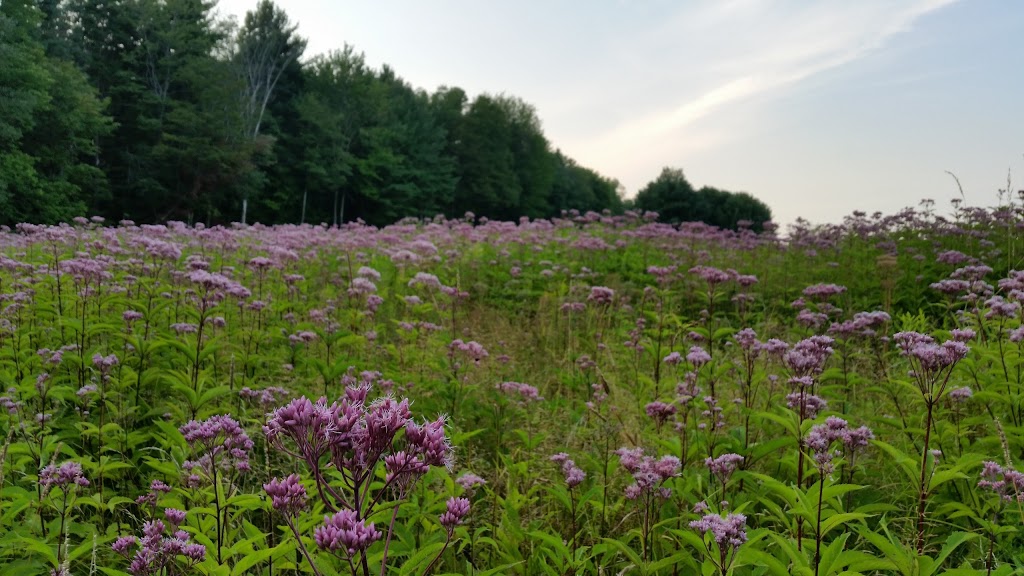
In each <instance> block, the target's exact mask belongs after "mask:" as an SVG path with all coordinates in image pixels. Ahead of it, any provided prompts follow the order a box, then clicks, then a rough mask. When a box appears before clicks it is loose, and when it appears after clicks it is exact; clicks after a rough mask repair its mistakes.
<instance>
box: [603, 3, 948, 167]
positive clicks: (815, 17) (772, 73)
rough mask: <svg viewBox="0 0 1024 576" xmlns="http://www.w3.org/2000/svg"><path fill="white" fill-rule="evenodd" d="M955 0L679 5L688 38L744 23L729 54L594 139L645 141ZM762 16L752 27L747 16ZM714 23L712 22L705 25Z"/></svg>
mask: <svg viewBox="0 0 1024 576" xmlns="http://www.w3.org/2000/svg"><path fill="white" fill-rule="evenodd" d="M955 1H956V0H928V1H921V2H915V3H913V4H911V5H907V6H904V7H903V8H902V9H901V10H896V11H894V10H892V8H891V3H889V2H874V3H872V2H859V3H852V2H850V3H848V2H832V3H828V4H822V3H814V4H803V3H799V4H797V5H795V6H793V7H786V9H784V10H780V9H779V8H780V7H779V6H777V5H774V6H769V5H768V4H767V3H763V2H761V3H756V2H751V1H749V0H747V1H737V2H730V3H724V4H722V5H716V6H712V7H710V8H708V9H706V10H704V11H701V12H699V13H697V14H690V13H686V12H683V13H680V14H679V16H678V17H677V18H676V22H677V27H676V28H675V29H674V30H673V29H670V30H669V31H670V32H672V31H674V32H675V33H678V34H680V35H681V36H684V37H689V38H691V40H689V41H688V42H686V43H685V44H686V45H688V46H690V47H692V46H694V44H696V43H697V42H695V41H694V40H693V35H694V34H697V37H698V38H703V39H704V40H705V41H707V42H709V43H712V44H714V43H716V39H715V38H713V35H714V34H721V33H723V32H724V31H727V30H747V31H748V32H749V33H748V34H746V35H745V36H744V37H742V38H731V40H732V41H733V42H734V46H733V47H732V48H731V49H730V48H729V47H723V48H724V49H723V52H725V53H728V52H730V51H731V52H733V53H735V52H739V54H736V55H734V56H731V57H727V58H724V59H719V60H711V61H706V62H704V63H703V64H701V67H703V68H704V69H705V70H711V71H716V73H714V77H713V78H711V79H709V80H707V81H705V84H710V86H709V87H707V88H705V89H703V90H698V91H697V93H696V94H694V95H686V96H684V100H683V102H682V103H681V104H677V105H675V106H672V107H661V108H660V109H657V110H655V111H653V112H651V113H648V114H646V115H643V116H641V117H640V118H637V119H632V120H629V121H626V122H624V123H621V124H619V125H618V126H615V127H613V128H612V129H610V130H609V131H608V132H606V133H605V135H603V137H601V138H600V139H599V140H598V141H597V142H594V143H593V146H594V147H605V146H614V145H615V143H630V142H635V143H637V144H644V143H648V144H649V143H650V142H651V141H652V140H660V139H663V138H665V137H666V136H670V135H672V134H678V133H679V132H680V131H681V130H683V129H685V128H688V127H691V126H692V125H694V124H696V123H698V122H699V121H701V120H703V119H705V118H708V117H710V116H713V115H715V114H719V113H723V112H728V111H729V108H731V107H735V106H736V105H739V104H746V103H749V102H751V101H756V100H757V99H759V98H760V99H763V98H768V97H774V96H776V95H778V94H780V93H782V92H783V91H784V90H785V89H786V88H790V87H793V86H795V85H796V84H798V83H800V82H801V81H804V80H806V79H808V78H811V77H813V76H816V75H819V74H822V73H824V72H827V71H829V70H832V69H835V68H838V67H841V66H843V65H844V64H848V63H850V62H853V61H855V60H858V59H860V58H863V57H865V56H867V55H869V54H871V53H873V52H875V51H877V50H878V49H880V48H881V47H882V46H884V44H885V43H886V41H887V40H888V39H890V38H891V37H892V36H894V35H896V34H899V33H901V32H905V31H907V30H909V29H910V28H911V27H912V26H913V24H914V22H915V21H916V20H918V19H919V18H921V17H922V16H925V15H927V14H929V13H931V12H934V11H935V10H938V9H941V8H943V7H944V6H946V5H949V4H952V3H954V2H955ZM754 19H756V20H760V22H761V23H760V24H759V25H758V26H756V27H752V26H751V25H750V24H751V21H752V20H754ZM709 23H714V24H715V29H714V30H711V29H709V28H707V27H706V25H707V24H709Z"/></svg>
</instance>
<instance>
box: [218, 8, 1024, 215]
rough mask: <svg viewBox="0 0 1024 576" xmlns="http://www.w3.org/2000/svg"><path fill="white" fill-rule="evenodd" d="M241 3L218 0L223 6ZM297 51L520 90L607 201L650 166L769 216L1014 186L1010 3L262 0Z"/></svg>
mask: <svg viewBox="0 0 1024 576" xmlns="http://www.w3.org/2000/svg"><path fill="white" fill-rule="evenodd" d="M255 3H256V0H221V2H220V10H221V11H222V12H223V13H226V14H235V15H239V16H241V15H242V14H244V12H245V11H246V10H248V9H251V8H252V7H253V6H255ZM279 5H280V6H282V7H284V9H285V10H286V11H287V12H288V14H289V15H290V16H291V17H292V19H293V20H294V21H297V22H298V24H299V32H300V34H302V35H304V36H306V37H307V38H309V49H308V53H309V54H314V53H319V52H326V51H328V50H332V49H336V48H341V47H342V46H343V45H344V44H345V43H346V42H347V43H348V44H351V45H353V46H354V47H355V48H356V49H357V50H359V51H361V52H364V53H365V54H366V57H367V60H368V62H369V63H370V64H371V65H373V66H375V67H377V66H380V65H381V64H385V63H386V64H389V65H390V66H391V67H392V68H394V69H395V71H396V72H397V73H398V74H399V75H400V76H401V77H403V78H404V79H405V80H407V81H408V82H410V83H411V84H412V85H414V86H416V87H420V88H425V89H427V90H430V91H433V90H434V89H436V88H437V87H438V86H441V85H455V86H460V87H462V88H464V89H465V90H466V91H467V92H468V93H469V94H470V95H471V96H472V95H476V94H479V93H481V92H490V93H501V92H504V93H507V94H510V95H515V96H518V97H520V98H522V99H524V100H526V101H527V102H529V103H531V104H533V105H534V106H535V107H536V109H537V111H538V115H539V116H540V118H541V121H542V123H543V125H544V130H545V133H546V134H547V136H548V138H549V139H550V140H551V143H552V145H553V146H555V147H558V148H561V149H562V150H563V151H564V152H565V153H566V154H568V155H569V156H571V157H573V158H575V159H577V160H578V161H579V162H580V163H582V164H583V165H585V166H588V167H591V168H594V169H596V170H597V171H599V172H601V173H602V174H605V175H607V176H610V177H613V178H617V179H618V180H619V181H620V182H622V184H623V185H624V186H625V188H626V191H627V195H629V196H631V195H633V194H635V193H636V192H637V191H638V190H639V189H640V188H642V187H643V186H644V185H645V184H646V183H647V182H649V181H650V180H652V179H653V178H655V177H656V176H657V175H658V173H659V172H660V171H661V168H662V167H663V166H673V167H679V168H682V169H683V171H684V172H685V173H686V175H687V178H688V179H689V180H690V182H691V183H693V184H694V185H695V186H698V187H699V186H702V185H712V186H717V187H720V188H724V189H728V190H742V191H747V192H750V193H752V194H754V195H755V196H757V197H758V198H760V199H762V200H763V201H765V202H766V203H767V204H768V205H769V206H771V208H772V210H773V211H774V213H775V216H776V220H777V221H779V222H781V223H788V222H792V221H793V220H794V219H796V218H797V217H798V216H803V217H805V218H808V219H810V220H811V221H813V222H837V221H839V220H840V219H841V218H842V217H843V216H845V215H847V214H849V213H850V212H851V211H853V210H864V211H867V212H869V213H870V212H873V211H876V210H881V211H884V212H887V213H891V212H895V211H897V210H899V209H901V208H903V207H906V206H915V205H917V204H918V202H919V201H920V200H921V199H922V198H932V199H935V200H936V201H937V203H938V207H939V208H941V209H946V208H947V207H948V205H949V200H950V199H951V198H953V197H955V196H958V195H959V193H958V192H957V189H956V185H955V183H954V181H953V180H952V178H950V177H949V176H948V175H947V174H945V171H946V170H950V171H952V172H954V173H956V174H957V175H958V176H959V177H960V180H961V183H962V184H963V186H964V190H965V193H966V194H967V198H968V201H969V202H970V203H971V204H978V205H992V204H994V203H995V202H996V199H997V196H996V194H997V190H998V189H999V188H1003V187H1005V185H1006V178H1007V171H1008V170H1012V172H1013V178H1014V181H1015V182H1016V183H1015V184H1014V185H1013V187H1014V189H1024V47H1022V44H1021V42H1022V38H1024V2H1019V1H1017V0H1013V1H1010V0H1004V1H997V0H961V1H959V2H958V1H955V0H836V1H824V0H822V1H815V2H807V1H804V0H791V1H785V0H777V1H770V0H769V1H763V0H718V1H714V0H711V1H685V2H681V1H669V0H650V1H646V2H641V1H626V0H604V1H599V0H591V1H588V2H568V1H565V0H561V1H560V0H544V1H537V0H519V1H516V2H510V1H506V2H502V3H498V2H493V1H487V2H484V1H480V0H432V1H430V2H423V1H422V0H419V1H417V0H374V1H372V2H370V1H350V0H279Z"/></svg>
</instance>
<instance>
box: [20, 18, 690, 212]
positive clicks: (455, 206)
mask: <svg viewBox="0 0 1024 576" xmlns="http://www.w3.org/2000/svg"><path fill="white" fill-rule="evenodd" d="M215 4H216V2H215V1H209V0H3V1H2V2H0V63H2V64H0V110H2V111H3V113H2V114H0V223H3V224H8V225H10V224H13V223H17V222H23V221H28V222H57V221H67V220H70V219H71V218H73V217H75V216H79V215H83V214H96V215H101V216H103V217H105V218H107V219H110V220H114V221H116V220H121V219H131V220H134V221H137V222H153V221H165V220H169V219H176V220H184V221H189V222H205V223H224V222H231V221H243V222H256V221H259V222H263V223H267V224H275V223H299V222H309V223H320V222H326V223H328V224H337V223H340V222H344V221H349V220H355V219H356V218H361V219H363V220H364V221H366V222H369V223H371V224H386V223H390V222H393V221H396V220H398V219H401V218H403V217H407V216H414V217H432V216H434V215H436V214H444V215H446V216H449V217H455V216H461V215H463V214H465V213H466V212H473V213H474V214H476V215H478V216H487V217H489V218H492V219H516V218H519V217H521V216H529V217H534V218H537V217H550V216H554V215H558V214H559V213H561V212H562V211H564V210H568V209H577V210H581V211H586V210H593V211H601V210H611V211H613V212H620V211H622V210H623V209H625V208H629V207H631V204H632V203H631V202H630V201H624V200H623V197H622V188H621V186H620V185H619V183H618V182H617V181H616V180H614V179H611V178H608V177H605V176H603V175H601V174H599V173H597V172H596V171H594V170H592V169H589V168H586V167H584V166H580V165H579V164H577V163H576V162H575V161H573V160H572V159H571V158H568V157H566V156H565V155H564V154H562V153H561V152H560V151H559V150H557V149H554V148H553V146H552V144H551V143H550V142H549V141H548V139H547V138H546V137H545V135H544V133H543V130H542V128H541V123H540V120H539V118H538V116H537V112H536V110H535V109H534V108H533V107H532V106H531V105H529V104H528V103H526V102H523V101H522V100H521V99H519V98H515V97H512V96H506V95H491V94H483V95H479V96H476V97H474V98H470V97H469V96H468V95H467V94H466V92H465V91H464V90H462V89H461V88H458V87H442V88H439V89H437V90H436V91H434V92H432V93H428V92H427V91H425V90H422V89H415V88H413V87H412V86H410V85H409V84H408V83H407V82H405V81H404V80H402V78H401V77H399V76H398V75H397V74H396V73H395V71H394V70H392V69H391V68H390V67H388V66H386V65H385V66H382V67H381V68H380V69H374V68H371V67H370V66H369V65H367V63H366V60H365V57H364V56H363V54H361V53H359V52H357V51H356V50H355V49H353V48H352V47H350V46H346V47H345V48H343V49H341V50H337V51H332V52H329V53H327V54H320V55H315V56H312V57H309V58H307V57H306V53H305V50H306V41H305V39H303V38H302V37H301V36H299V35H298V34H297V32H296V26H295V24H294V23H292V22H291V21H290V19H289V17H288V15H287V14H286V13H285V11H284V10H283V9H281V8H280V7H279V6H277V5H275V4H273V3H272V2H270V1H269V0H261V1H260V2H259V4H258V5H257V6H256V7H255V8H254V9H253V10H252V11H250V12H248V13H247V14H246V16H245V18H244V21H242V22H240V23H238V22H235V21H233V20H224V19H219V18H217V17H216V16H215V14H214V7H215ZM653 184H654V183H652V185H653ZM649 206H650V207H649ZM637 207H640V208H643V209H652V210H658V208H657V207H656V206H654V204H652V203H651V202H648V201H646V200H645V201H644V203H643V205H641V202H640V198H638V199H637ZM691 216H692V215H691ZM683 219H695V218H692V217H689V216H687V217H684V218H683Z"/></svg>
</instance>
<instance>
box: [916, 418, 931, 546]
mask: <svg viewBox="0 0 1024 576" xmlns="http://www.w3.org/2000/svg"><path fill="white" fill-rule="evenodd" d="M925 402H926V403H927V405H928V412H927V414H926V415H925V421H924V451H922V452H921V483H920V486H919V487H918V491H917V553H918V554H923V553H924V509H925V506H926V505H927V504H928V489H927V486H926V484H925V482H926V481H927V468H928V445H929V443H930V442H931V438H932V408H933V407H934V406H935V401H934V400H932V399H931V398H926V399H925Z"/></svg>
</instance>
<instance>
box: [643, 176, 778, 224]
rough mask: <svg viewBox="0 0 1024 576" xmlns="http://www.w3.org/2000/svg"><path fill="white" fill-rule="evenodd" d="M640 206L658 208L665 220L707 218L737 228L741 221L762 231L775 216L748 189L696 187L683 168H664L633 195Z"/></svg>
mask: <svg viewBox="0 0 1024 576" xmlns="http://www.w3.org/2000/svg"><path fill="white" fill-rule="evenodd" d="M633 206H634V208H635V209H637V210H643V211H651V212H657V213H658V215H659V217H660V219H661V220H664V221H666V222H704V223H705V224H710V225H712V226H717V227H719V228H729V229H733V230H735V229H736V228H737V226H738V224H739V223H740V222H741V221H744V220H745V221H747V222H750V223H751V225H752V226H753V228H754V229H755V230H758V231H760V230H761V226H762V224H764V223H765V222H768V221H770V220H771V219H772V212H771V210H770V209H769V208H768V206H766V205H765V204H764V203H763V202H761V201H760V200H757V199H756V198H754V197H753V196H751V195H750V194H747V193H745V192H726V191H724V190H719V189H717V188H711V187H708V186H705V187H703V188H701V189H700V190H694V189H693V186H692V185H690V183H689V182H688V181H687V180H686V177H685V176H684V175H683V171H682V170H679V169H675V168H664V169H663V170H662V171H661V174H660V175H659V176H658V178H657V179H655V180H654V181H652V182H650V183H649V184H647V186H645V187H644V188H643V189H642V190H640V192H638V193H637V195H636V198H635V199H634V204H633Z"/></svg>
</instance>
